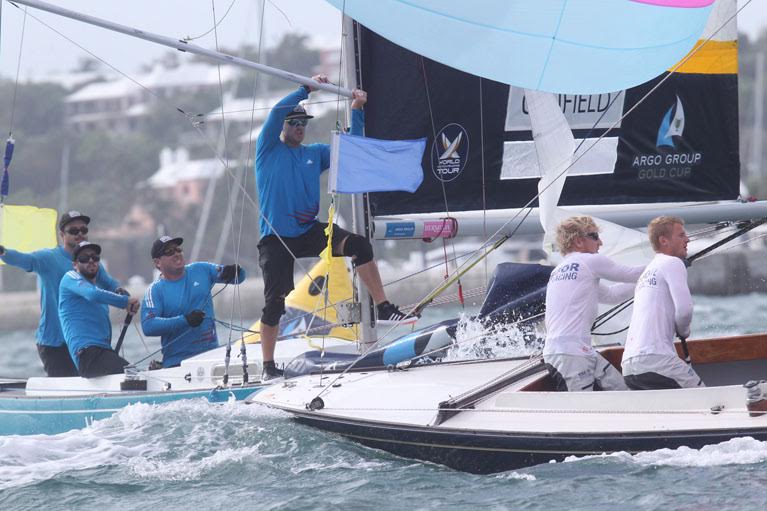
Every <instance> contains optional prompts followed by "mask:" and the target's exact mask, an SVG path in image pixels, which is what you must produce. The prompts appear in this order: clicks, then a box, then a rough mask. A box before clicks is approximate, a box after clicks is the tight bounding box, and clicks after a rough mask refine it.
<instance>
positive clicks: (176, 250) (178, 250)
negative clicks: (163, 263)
mask: <svg viewBox="0 0 767 511" xmlns="http://www.w3.org/2000/svg"><path fill="white" fill-rule="evenodd" d="M183 251H184V249H183V248H181V247H168V248H166V249H165V250H163V251H162V252H161V254H162V255H164V256H168V257H170V256H172V255H175V254H176V253H179V254H180V253H182V252H183Z"/></svg>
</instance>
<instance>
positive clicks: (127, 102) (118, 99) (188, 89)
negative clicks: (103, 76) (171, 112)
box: [65, 63, 237, 134]
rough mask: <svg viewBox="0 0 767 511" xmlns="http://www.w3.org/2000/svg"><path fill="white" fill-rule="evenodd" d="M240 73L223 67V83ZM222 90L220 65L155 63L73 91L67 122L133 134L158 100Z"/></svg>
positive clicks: (76, 128) (77, 126) (88, 128)
mask: <svg viewBox="0 0 767 511" xmlns="http://www.w3.org/2000/svg"><path fill="white" fill-rule="evenodd" d="M236 73H237V70H235V69H234V68H232V67H231V66H222V67H221V82H222V83H224V84H227V83H229V82H231V81H232V80H234V78H235V76H236ZM134 80H135V81H134ZM218 89H219V74H218V68H217V67H216V66H211V65H208V64H202V63H192V64H185V65H182V66H178V67H175V68H172V69H168V68H165V67H161V66H155V67H154V68H152V70H151V71H149V72H147V73H143V74H139V75H136V76H134V77H132V79H129V78H125V77H121V78H118V79H115V80H109V81H104V82H97V83H91V84H89V85H86V86H85V87H83V88H82V89H80V90H78V91H77V92H75V93H73V94H70V95H69V96H68V97H67V98H66V100H65V101H66V113H67V116H66V119H67V124H68V125H69V126H71V127H72V129H73V130H74V131H75V132H76V133H88V132H92V131H97V130H98V131H103V132H107V133H112V134H124V133H131V132H135V131H138V130H140V129H141V127H142V120H143V119H145V118H146V116H147V115H148V114H149V113H150V111H151V110H152V107H153V105H154V104H156V102H157V101H160V100H163V99H171V98H177V97H182V96H184V95H187V96H188V95H191V94H196V93H199V92H205V91H210V92H217V91H218ZM150 91H151V92H150ZM171 106H173V107H175V106H176V105H171Z"/></svg>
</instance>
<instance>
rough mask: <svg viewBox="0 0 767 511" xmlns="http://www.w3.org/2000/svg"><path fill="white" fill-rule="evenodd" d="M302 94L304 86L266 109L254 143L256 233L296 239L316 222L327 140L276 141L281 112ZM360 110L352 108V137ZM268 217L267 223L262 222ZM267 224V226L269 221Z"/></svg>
mask: <svg viewBox="0 0 767 511" xmlns="http://www.w3.org/2000/svg"><path fill="white" fill-rule="evenodd" d="M307 97H308V94H307V92H306V90H305V89H304V88H303V87H299V88H298V90H296V91H295V92H292V93H290V94H288V95H287V96H285V97H284V98H283V99H282V100H281V101H280V102H278V103H277V104H276V105H275V106H274V107H273V108H272V110H271V112H269V116H268V117H267V118H266V122H265V123H264V125H263V127H262V128H261V134H260V135H259V136H258V141H257V142H256V184H257V187H258V201H259V204H260V207H261V219H260V221H259V227H260V229H261V237H262V238H263V237H264V236H267V235H269V234H275V231H276V233H277V234H279V235H280V236H283V237H286V238H296V237H298V236H301V235H302V234H304V233H305V232H307V231H308V230H309V229H310V228H311V226H312V225H314V223H315V222H316V221H317V213H319V210H320V174H322V172H323V171H325V170H327V169H328V167H329V166H330V146H329V145H328V144H308V145H301V146H299V147H290V146H288V145H287V144H285V143H283V142H282V141H281V140H280V133H282V127H283V123H284V122H285V116H286V115H287V114H288V113H289V112H290V111H291V110H292V109H293V108H294V107H295V106H296V105H298V103H299V102H300V101H302V100H304V99H306V98H307ZM364 126H365V113H364V112H363V111H362V110H352V129H351V133H352V134H353V135H362V134H363V132H364ZM267 220H268V222H267ZM270 224H271V225H270Z"/></svg>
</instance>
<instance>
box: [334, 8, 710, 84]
mask: <svg viewBox="0 0 767 511" xmlns="http://www.w3.org/2000/svg"><path fill="white" fill-rule="evenodd" d="M327 1H328V2H329V3H330V4H332V5H334V6H335V7H337V8H338V9H339V10H341V9H343V10H344V13H345V14H347V15H348V16H350V17H352V18H354V19H355V20H357V21H358V22H360V23H361V24H363V25H364V26H366V27H367V28H369V29H370V30H373V31H374V32H376V33H378V34H379V35H381V36H383V37H385V38H387V39H389V40H390V41H392V42H394V43H396V44H398V45H400V46H403V47H405V48H407V49H409V50H411V51H413V52H415V53H419V54H421V55H424V56H425V57H428V58H430V59H433V60H436V61H438V62H441V63H443V64H446V65H448V66H451V67H454V68H456V69H460V70H462V71H466V72H468V73H471V74H474V75H478V76H482V77H484V78H489V79H491V80H495V81H498V82H503V83H508V84H510V85H515V86H517V87H524V88H527V89H535V90H543V91H547V92H555V93H567V94H595V93H602V92H612V91H618V90H622V89H626V88H628V87H632V86H635V85H638V84H641V83H644V82H646V81H647V80H650V79H652V78H654V77H656V76H658V75H660V74H661V73H663V72H664V71H665V70H667V69H669V68H671V67H673V66H674V65H675V64H676V63H677V62H679V61H680V60H681V59H682V58H683V57H684V56H685V55H686V54H687V53H688V52H689V51H690V50H691V49H692V48H693V46H694V45H695V43H696V42H697V41H698V39H699V38H700V36H701V34H702V33H703V29H704V28H705V26H706V21H707V20H708V16H709V13H710V11H711V7H712V5H713V2H714V0H694V1H689V0H664V1H658V0H652V1H650V0H482V1H481V2H467V1H465V0H376V1H375V2H371V1H370V0H327Z"/></svg>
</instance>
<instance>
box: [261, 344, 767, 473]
mask: <svg viewBox="0 0 767 511" xmlns="http://www.w3.org/2000/svg"><path fill="white" fill-rule="evenodd" d="M731 340H733V341H735V343H734V344H733V346H735V344H737V345H738V346H737V348H738V353H741V354H742V353H745V351H740V350H741V349H742V348H743V346H745V345H748V347H749V348H745V349H746V351H747V350H748V349H752V348H755V349H756V350H757V351H759V353H758V356H755V355H754V353H755V352H754V351H753V349H752V352H751V354H750V355H738V354H737V353H736V354H735V355H733V356H732V357H730V358H729V359H726V357H722V356H721V355H719V354H717V355H716V356H711V355H710V353H711V349H712V347H713V348H718V347H720V346H721V345H722V343H726V342H727V340H726V339H717V340H705V341H693V342H691V343H690V346H691V351H692V353H693V359H694V360H695V357H696V356H697V357H698V359H699V360H701V361H702V363H700V364H698V365H696V370H699V372H700V373H701V375H702V376H703V378H704V380H706V379H707V375H708V379H710V380H711V382H712V383H713V384H714V385H716V386H711V387H706V388H697V389H672V390H654V391H643V392H632V391H622V392H575V393H572V392H570V393H561V392H551V391H547V390H545V389H546V386H547V384H548V383H547V381H546V380H547V378H548V376H547V373H546V371H545V368H544V367H543V365H542V364H541V363H540V361H539V360H532V361H531V360H526V359H506V360H488V361H476V362H464V363H448V364H437V365H433V366H421V367H415V368H411V369H408V370H406V371H396V372H386V371H375V372H373V371H370V372H360V373H348V374H346V375H344V376H343V378H340V379H337V380H336V375H324V376H323V377H322V378H321V377H320V376H317V375H313V376H305V377H302V378H298V379H296V380H291V381H287V382H285V383H284V384H282V385H278V386H273V387H271V388H269V389H266V390H265V391H263V392H261V393H259V394H257V395H254V396H252V397H251V398H248V401H252V402H256V403H261V404H266V405H268V406H271V407H275V408H279V409H282V410H285V411H288V412H290V413H291V414H293V415H294V417H295V418H296V419H297V420H299V421H300V422H303V423H306V424H309V425H312V426H315V427H318V428H320V429H324V430H327V431H331V432H335V433H339V434H341V435H343V436H346V437H348V438H351V439H353V440H356V441H359V442H361V443H363V444H365V445H369V446H371V447H376V448H380V449H384V450H387V451H390V452H393V453H395V454H399V455H402V456H406V457H413V458H418V459H423V460H428V461H433V462H437V463H442V464H445V465H447V466H450V467H453V468H456V469H459V470H465V471H469V472H477V473H490V472H497V471H503V470H509V469H514V468H520V467H524V466H529V465H534V464H539V463H546V462H548V461H550V460H562V459H564V458H566V457H568V456H573V455H575V456H582V455H589V454H601V453H609V452H618V451H626V452H638V451H645V450H654V449H659V448H676V447H680V446H688V447H691V448H700V447H702V446H704V445H707V444H715V443H718V442H722V441H726V440H728V439H731V438H734V437H740V436H751V437H754V438H756V439H760V440H767V415H756V416H752V414H751V413H750V412H749V410H748V409H747V405H746V390H745V389H744V388H743V386H742V384H743V383H745V381H746V378H751V377H753V374H763V375H767V353H764V351H765V349H764V348H763V347H761V346H763V345H764V342H765V341H766V340H767V339H765V338H763V336H751V337H743V338H734V339H731ZM707 350H708V352H709V355H705V353H706V351H707ZM609 351H612V355H610V353H608V355H609V356H608V358H613V359H614V358H615V356H616V353H619V352H620V350H619V349H616V348H613V349H612V350H609ZM706 356H708V358H705V357H706ZM618 360H619V358H618ZM727 381H729V382H731V383H730V384H723V383H725V382H727ZM536 389H540V390H536ZM318 396H319V400H321V401H319V400H317V399H316V398H317V397H318Z"/></svg>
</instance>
